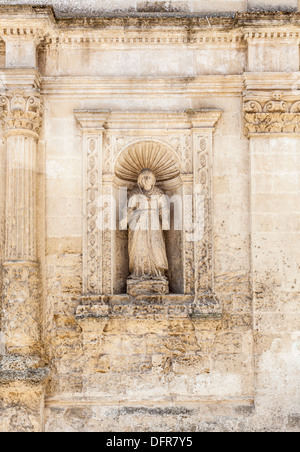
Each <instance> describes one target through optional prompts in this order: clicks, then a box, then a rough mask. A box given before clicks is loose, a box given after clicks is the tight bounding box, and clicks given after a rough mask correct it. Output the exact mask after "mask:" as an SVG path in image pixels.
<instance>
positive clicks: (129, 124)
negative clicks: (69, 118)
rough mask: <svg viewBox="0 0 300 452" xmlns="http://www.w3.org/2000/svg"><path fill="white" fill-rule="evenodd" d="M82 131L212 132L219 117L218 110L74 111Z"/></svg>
mask: <svg viewBox="0 0 300 452" xmlns="http://www.w3.org/2000/svg"><path fill="white" fill-rule="evenodd" d="M74 114H75V117H76V119H77V121H78V122H79V124H80V127H81V128H82V129H83V130H87V129H92V130H102V129H103V127H104V128H105V129H113V130H139V129H141V130H144V129H145V128H147V129H148V130H151V129H152V130H157V129H167V130H170V129H183V130H185V129H188V130H189V129H191V128H194V127H196V128H202V129H213V128H214V127H215V125H216V123H217V122H218V120H219V119H220V117H221V115H222V111H221V110H214V109H203V110H187V111H185V112H177V113H168V112H130V113H128V112H110V111H107V110H75V112H74Z"/></svg>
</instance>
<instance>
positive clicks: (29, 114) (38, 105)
mask: <svg viewBox="0 0 300 452" xmlns="http://www.w3.org/2000/svg"><path fill="white" fill-rule="evenodd" d="M42 114H43V105H42V102H41V99H40V95H39V93H38V92H34V93H26V92H24V91H19V90H14V91H10V92H8V93H7V94H5V95H4V96H1V97H0V119H1V120H2V121H3V123H4V131H5V132H6V133H7V132H10V131H13V130H20V129H21V130H26V131H30V132H34V133H35V134H39V131H40V128H41V125H42Z"/></svg>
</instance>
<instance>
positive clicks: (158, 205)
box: [122, 169, 170, 281]
mask: <svg viewBox="0 0 300 452" xmlns="http://www.w3.org/2000/svg"><path fill="white" fill-rule="evenodd" d="M127 224H128V227H129V231H128V240H129V247H128V249H129V268H130V272H131V275H130V279H132V280H141V281H143V280H151V279H152V280H166V276H165V275H166V271H167V270H168V259H167V253H166V245H165V239H164V233H163V230H168V229H170V210H169V205H168V201H167V198H166V196H165V195H164V193H163V191H162V190H160V189H159V188H158V187H156V177H155V175H154V173H153V172H152V171H150V170H147V169H145V170H143V171H141V173H140V174H139V177H138V181H137V187H136V188H135V189H134V190H133V192H132V194H131V196H130V199H129V202H128V211H127V217H125V218H124V219H123V220H122V227H124V228H125V227H126V226H127Z"/></svg>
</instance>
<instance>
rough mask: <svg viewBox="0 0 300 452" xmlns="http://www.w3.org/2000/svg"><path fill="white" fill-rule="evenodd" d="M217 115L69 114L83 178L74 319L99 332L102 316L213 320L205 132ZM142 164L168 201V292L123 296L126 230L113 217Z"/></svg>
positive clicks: (209, 134)
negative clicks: (79, 142) (79, 289)
mask: <svg viewBox="0 0 300 452" xmlns="http://www.w3.org/2000/svg"><path fill="white" fill-rule="evenodd" d="M221 114H222V112H221V111H220V110H197V111H196V110H191V111H186V112H183V113H162V112H160V113H155V112H151V113H128V112H126V113H121V112H109V111H101V110H76V111H75V117H76V119H77V121H78V124H79V126H80V128H81V130H82V135H83V155H84V181H85V182H84V194H83V195H84V196H83V199H84V206H83V207H84V210H83V211H84V212H85V224H84V231H83V236H84V241H83V243H84V250H83V254H84V256H83V296H82V300H81V304H80V306H79V307H78V310H77V313H76V318H77V320H78V321H80V322H81V323H82V322H83V321H86V320H87V319H99V325H101V328H100V329H101V332H102V331H103V329H104V328H105V324H106V322H105V319H106V321H107V320H108V319H109V318H124V317H136V318H148V317H149V316H150V317H152V316H161V315H164V316H168V317H175V318H177V317H179V318H180V317H184V318H187V317H189V316H191V317H193V318H197V317H207V316H216V317H218V316H220V315H221V310H220V306H219V303H218V300H217V299H216V297H215V296H214V277H213V260H212V256H213V240H212V215H213V213H212V203H211V168H212V147H213V132H214V129H215V126H216V124H217V122H218V120H219V118H220V117H221ZM149 162H150V163H149ZM149 165H150V166H151V165H152V168H154V169H155V172H156V175H157V185H158V187H159V188H160V189H161V190H162V191H163V192H164V194H165V195H167V196H168V197H169V198H171V201H172V202H171V229H170V231H166V232H165V241H166V248H167V255H168V262H169V272H168V275H167V276H168V280H169V286H170V294H164V295H163V294H161V295H160V294H156V295H155V294H152V295H146V296H145V295H142V294H141V295H139V294H138V293H137V294H136V296H129V295H128V294H127V293H126V280H127V278H128V276H129V265H128V261H129V258H128V233H127V231H126V230H120V222H119V220H120V213H119V212H121V210H122V207H123V204H124V200H125V203H126V200H127V199H128V196H129V194H130V192H131V190H132V189H133V188H134V186H135V183H134V180H136V177H137V175H138V172H139V170H140V169H141V168H143V166H145V167H147V166H149ZM175 209H177V211H176V212H177V215H176V218H177V220H176V221H175V220H174V218H175V215H174V211H175ZM178 209H179V211H180V214H179V215H178ZM178 218H179V219H180V221H178ZM174 221H175V223H176V224H175V225H174ZM180 222H181V223H182V224H180ZM174 226H175V227H174ZM93 328H94V327H93Z"/></svg>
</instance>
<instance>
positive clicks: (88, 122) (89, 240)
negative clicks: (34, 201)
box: [75, 111, 108, 294]
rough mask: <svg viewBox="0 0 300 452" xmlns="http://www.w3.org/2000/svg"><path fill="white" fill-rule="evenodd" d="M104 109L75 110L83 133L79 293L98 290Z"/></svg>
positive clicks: (100, 269) (100, 257)
mask: <svg viewBox="0 0 300 452" xmlns="http://www.w3.org/2000/svg"><path fill="white" fill-rule="evenodd" d="M107 115H108V112H107V111H98V114H96V115H95V114H94V115H93V114H91V112H89V111H75V117H76V119H77V121H78V122H79V125H80V128H81V131H82V134H83V153H84V158H83V161H84V186H83V198H84V212H83V214H84V230H83V240H84V246H83V249H84V252H83V293H84V294H102V293H104V292H103V281H102V273H103V271H102V267H103V265H102V262H103V256H102V240H103V231H102V229H101V228H99V224H98V221H99V197H100V195H101V193H102V173H103V170H102V166H103V157H102V147H103V133H104V128H103V124H104V122H105V119H106V117H107Z"/></svg>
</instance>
